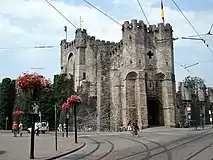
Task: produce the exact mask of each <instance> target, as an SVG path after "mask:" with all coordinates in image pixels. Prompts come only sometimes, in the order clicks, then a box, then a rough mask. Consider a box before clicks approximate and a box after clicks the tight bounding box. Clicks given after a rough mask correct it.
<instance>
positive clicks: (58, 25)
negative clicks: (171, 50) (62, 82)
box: [0, 0, 213, 81]
mask: <svg viewBox="0 0 213 160" xmlns="http://www.w3.org/2000/svg"><path fill="white" fill-rule="evenodd" d="M15 1H16V2H15V4H14V0H1V1H0V11H1V12H0V35H1V36H0V43H1V46H0V48H1V47H13V46H33V45H46V44H47V45H57V46H59V44H60V40H61V39H63V38H64V37H65V33H64V26H65V25H66V26H68V39H69V40H72V39H73V38H74V33H75V28H74V27H73V26H72V25H71V24H69V23H68V22H67V21H66V20H64V19H63V17H62V16H61V15H59V14H58V13H57V12H56V11H55V10H54V9H53V8H52V7H51V6H49V5H48V4H47V3H46V2H45V1H44V0H36V1H35V0H28V1H27V0H15ZM51 2H52V4H54V5H55V6H56V7H57V8H58V9H59V10H60V11H61V12H63V14H64V15H65V16H66V17H68V19H69V20H70V21H71V22H73V23H74V24H75V25H76V26H77V27H79V17H80V16H82V18H83V20H84V22H83V24H82V25H83V28H86V29H87V31H88V34H90V35H93V36H96V38H98V39H103V40H110V41H119V40H120V39H121V27H120V26H119V25H118V24H116V23H114V22H113V21H111V20H110V19H108V18H107V17H105V16H104V15H102V14H101V13H99V12H98V11H96V10H95V9H93V8H91V7H89V6H88V5H87V4H86V3H82V4H81V5H79V4H78V5H77V4H75V3H70V4H66V3H64V2H61V1H51ZM91 2H92V1H91ZM130 2H131V3H130ZM133 2H134V3H133ZM158 3H159V2H158V1H156V0H150V1H143V3H142V6H143V8H144V9H145V12H146V14H147V17H148V19H149V21H150V23H151V24H153V23H154V24H156V23H158V22H160V21H161V19H160V7H159V6H157V5H158ZM99 5H100V7H101V9H105V8H106V6H101V2H100V3H99ZM109 8H110V9H109ZM106 10H107V12H108V13H109V15H112V16H113V17H116V19H118V21H119V22H121V23H123V21H124V20H130V19H133V18H135V19H144V17H143V15H142V12H141V11H140V9H139V7H138V5H137V2H136V1H133V0H131V1H130V0H128V1H125V0H123V1H120V0H113V2H112V6H108V9H106ZM184 13H185V14H186V16H187V17H188V18H189V20H190V21H191V22H192V24H193V25H194V26H195V28H196V29H197V31H198V32H199V33H200V32H202V33H203V32H207V30H208V29H209V27H210V25H211V23H213V18H212V14H213V10H208V11H196V12H193V11H188V12H184ZM165 17H166V21H167V22H170V23H171V24H172V25H173V28H174V35H175V37H178V36H186V35H193V34H195V33H194V31H193V30H192V29H191V27H190V26H189V24H188V23H187V22H186V20H185V19H184V18H183V16H182V15H181V14H180V12H178V11H177V10H174V9H171V8H169V7H167V6H165ZM124 18H125V19H124ZM127 18H128V19H127ZM208 41H209V44H210V47H212V49H213V45H212V44H213V38H211V37H209V38H208ZM175 51H176V53H175V55H176V60H177V61H179V62H181V63H184V64H191V63H195V62H197V61H199V60H208V59H213V56H212V55H211V54H210V52H209V51H208V50H207V48H206V47H205V46H204V45H203V44H202V42H199V41H198V42H195V41H189V40H179V41H176V42H175ZM6 54H8V55H10V56H7V58H8V60H9V61H11V63H12V64H14V66H18V67H16V70H8V72H11V76H13V77H14V76H17V75H18V74H19V73H21V72H22V71H23V70H25V69H26V70H27V68H30V67H35V66H37V67H45V68H46V70H45V74H46V75H47V76H51V75H52V74H54V73H56V72H59V61H60V55H59V54H60V52H59V48H57V49H51V50H38V49H37V50H36V49H28V50H8V51H2V50H0V56H3V55H4V56H5V55H6ZM189 55H190V56H191V57H189ZM204 55H205V56H206V57H205V56H204ZM0 58H1V57H0ZM32 65H33V66H32ZM210 65H211V63H209V64H205V65H203V67H200V69H193V70H192V73H194V75H198V76H199V75H201V72H204V71H205V72H206V70H207V69H208V67H209V66H210ZM204 66H205V67H204ZM3 67H4V68H5V70H7V67H6V66H3ZM196 68H199V66H197V67H196ZM5 72H6V71H4V72H3V71H2V72H1V71H0V74H1V75H0V76H5V75H6V74H5ZM176 72H177V75H176V78H177V81H180V80H181V79H183V77H184V76H187V74H188V73H187V72H186V71H184V70H183V69H182V68H180V67H179V66H177V65H176ZM7 75H8V74H7ZM202 77H203V78H205V79H207V81H211V79H212V78H213V77H212V76H210V75H209V74H207V73H204V74H202Z"/></svg>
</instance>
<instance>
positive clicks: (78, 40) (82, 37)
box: [74, 29, 87, 91]
mask: <svg viewBox="0 0 213 160" xmlns="http://www.w3.org/2000/svg"><path fill="white" fill-rule="evenodd" d="M86 38H87V32H86V30H85V29H83V30H81V29H77V30H76V32H75V47H76V51H75V64H74V68H75V69H74V75H75V76H74V77H75V79H74V81H75V82H74V84H75V91H77V90H78V87H79V86H80V82H81V81H82V80H84V79H86V59H85V57H86V55H85V49H86Z"/></svg>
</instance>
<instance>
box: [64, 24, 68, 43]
mask: <svg viewBox="0 0 213 160" xmlns="http://www.w3.org/2000/svg"><path fill="white" fill-rule="evenodd" d="M64 31H65V36H66V42H67V26H64Z"/></svg>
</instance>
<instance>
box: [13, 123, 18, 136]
mask: <svg viewBox="0 0 213 160" xmlns="http://www.w3.org/2000/svg"><path fill="white" fill-rule="evenodd" d="M12 130H13V135H14V137H16V135H17V132H18V124H17V123H16V121H14V122H13V125H12Z"/></svg>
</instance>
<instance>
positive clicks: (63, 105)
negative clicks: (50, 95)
mask: <svg viewBox="0 0 213 160" xmlns="http://www.w3.org/2000/svg"><path fill="white" fill-rule="evenodd" d="M61 108H62V109H63V110H69V108H70V104H69V103H64V104H62V105H61Z"/></svg>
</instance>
